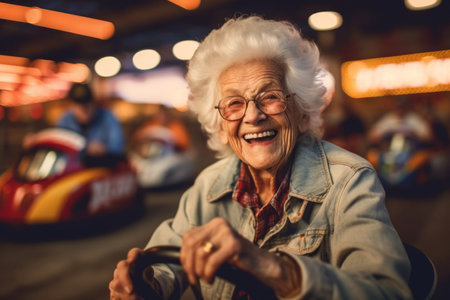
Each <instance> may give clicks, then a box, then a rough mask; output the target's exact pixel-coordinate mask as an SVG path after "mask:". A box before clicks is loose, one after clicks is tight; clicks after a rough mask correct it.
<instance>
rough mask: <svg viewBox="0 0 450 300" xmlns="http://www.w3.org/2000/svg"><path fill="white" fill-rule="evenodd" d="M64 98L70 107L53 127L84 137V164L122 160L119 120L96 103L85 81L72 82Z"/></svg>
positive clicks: (108, 164)
mask: <svg viewBox="0 0 450 300" xmlns="http://www.w3.org/2000/svg"><path fill="white" fill-rule="evenodd" d="M67 98H68V100H69V101H70V102H71V106H70V108H69V110H68V111H67V112H66V113H65V114H64V115H63V116H62V117H61V119H60V120H59V122H58V124H57V127H59V128H63V129H67V130H71V131H75V132H77V133H79V134H81V135H82V136H84V137H85V138H86V148H85V149H84V151H83V160H84V161H85V163H86V164H87V165H89V166H93V165H101V166H111V167H113V166H115V164H116V163H117V162H118V161H119V160H121V159H123V156H124V148H125V144H124V143H125V142H124V136H123V131H122V127H121V125H120V123H119V121H118V120H117V119H116V117H115V116H114V115H113V114H112V113H111V112H110V111H109V110H107V109H105V108H103V107H100V106H99V105H98V104H97V103H96V101H95V98H94V94H93V92H92V89H91V87H90V86H89V85H88V84H84V83H74V84H73V85H72V87H71V89H70V90H69V93H68V96H67Z"/></svg>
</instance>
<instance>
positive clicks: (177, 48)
mask: <svg viewBox="0 0 450 300" xmlns="http://www.w3.org/2000/svg"><path fill="white" fill-rule="evenodd" d="M198 45H199V42H197V41H193V40H186V41H181V42H178V43H176V44H175V45H174V46H173V48H172V52H173V55H174V56H175V57H176V58H178V59H179V60H190V59H191V57H192V55H194V52H195V50H197V48H198Z"/></svg>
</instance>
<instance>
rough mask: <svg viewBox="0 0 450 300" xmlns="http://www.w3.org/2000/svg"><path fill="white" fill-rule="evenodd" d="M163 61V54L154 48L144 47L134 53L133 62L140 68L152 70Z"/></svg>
mask: <svg viewBox="0 0 450 300" xmlns="http://www.w3.org/2000/svg"><path fill="white" fill-rule="evenodd" d="M160 62H161V55H159V53H158V52H157V51H155V50H153V49H144V50H141V51H139V52H136V53H135V54H134V55H133V64H134V66H135V67H136V68H137V69H139V70H150V69H153V68H155V67H156V66H158V65H159V63H160Z"/></svg>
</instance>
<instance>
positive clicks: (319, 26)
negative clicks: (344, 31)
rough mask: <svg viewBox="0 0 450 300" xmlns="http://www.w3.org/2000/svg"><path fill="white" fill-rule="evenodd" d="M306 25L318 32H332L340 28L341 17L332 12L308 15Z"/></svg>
mask: <svg viewBox="0 0 450 300" xmlns="http://www.w3.org/2000/svg"><path fill="white" fill-rule="evenodd" d="M308 24H309V26H311V28H312V29H314V30H318V31H324V30H333V29H336V28H339V27H341V25H342V16H341V15H340V14H339V13H337V12H334V11H321V12H317V13H314V14H312V15H310V16H309V18H308Z"/></svg>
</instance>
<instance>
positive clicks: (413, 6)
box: [405, 0, 441, 10]
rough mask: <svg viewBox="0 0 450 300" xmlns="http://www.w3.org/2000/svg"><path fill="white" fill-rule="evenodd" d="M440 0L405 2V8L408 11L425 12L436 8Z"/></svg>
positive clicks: (408, 0) (409, 0)
mask: <svg viewBox="0 0 450 300" xmlns="http://www.w3.org/2000/svg"><path fill="white" fill-rule="evenodd" d="M439 4H441V0H405V6H406V7H407V8H408V9H410V10H425V9H430V8H433V7H436V6H438V5H439Z"/></svg>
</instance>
